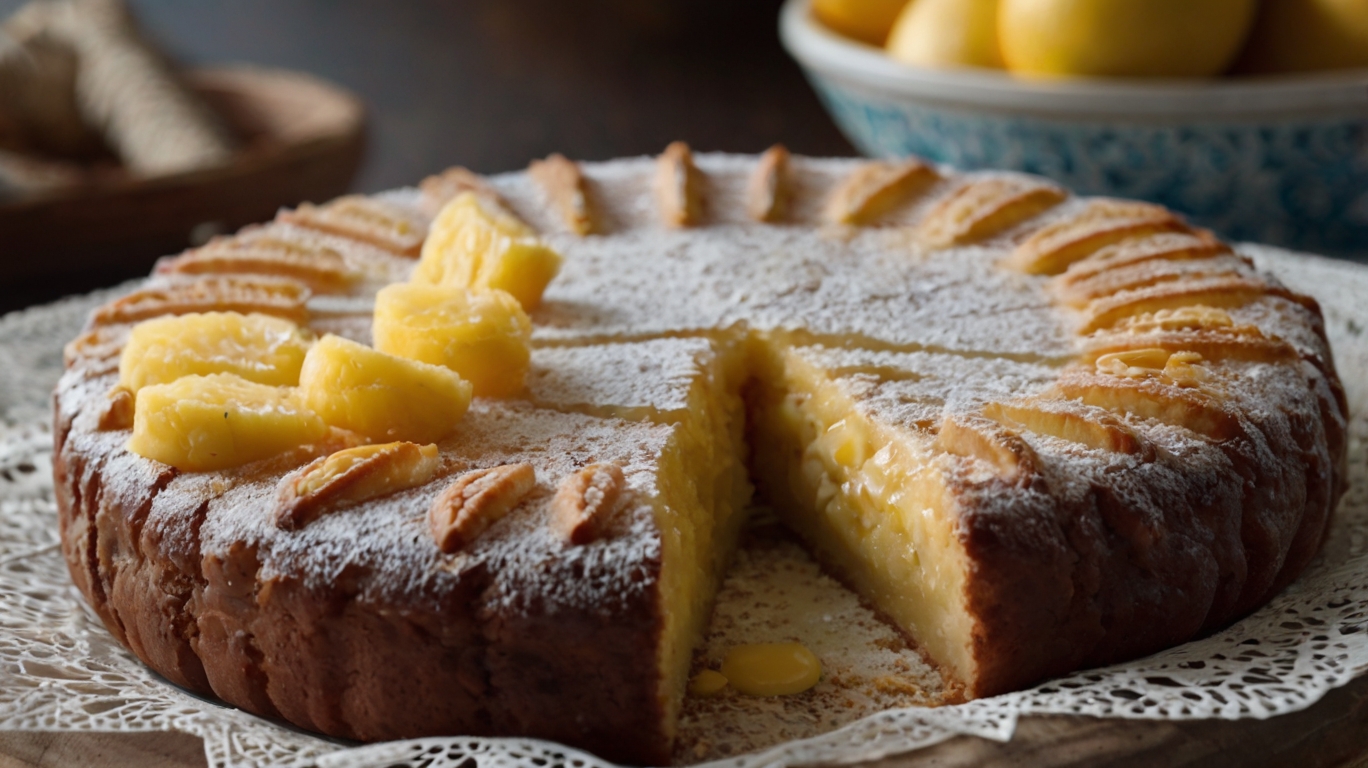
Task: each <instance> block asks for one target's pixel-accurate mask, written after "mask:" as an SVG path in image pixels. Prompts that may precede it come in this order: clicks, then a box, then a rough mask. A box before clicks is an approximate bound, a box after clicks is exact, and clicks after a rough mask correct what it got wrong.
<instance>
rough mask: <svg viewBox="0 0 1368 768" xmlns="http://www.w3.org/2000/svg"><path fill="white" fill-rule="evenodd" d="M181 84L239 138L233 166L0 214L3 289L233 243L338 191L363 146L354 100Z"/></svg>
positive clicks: (211, 76)
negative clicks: (208, 243)
mask: <svg viewBox="0 0 1368 768" xmlns="http://www.w3.org/2000/svg"><path fill="white" fill-rule="evenodd" d="M188 79H189V82H190V84H191V85H192V86H193V87H194V88H195V89H196V90H197V91H199V93H200V94H201V95H203V96H204V97H205V98H206V100H207V101H208V102H209V103H210V104H212V105H213V106H214V107H215V108H216V111H218V112H219V113H220V114H221V115H223V116H224V118H225V119H226V120H227V122H228V123H229V124H230V125H231V127H232V128H233V129H234V131H235V132H236V133H237V134H238V135H239V136H240V137H241V138H242V139H243V141H244V148H243V149H242V150H241V151H239V152H238V154H237V155H236V156H235V158H234V160H233V162H231V163H229V164H228V165H225V166H222V167H218V168H210V169H206V170H202V171H195V172H191V173H181V174H173V175H167V176H157V177H149V178H122V179H119V180H116V181H112V182H108V183H100V184H91V185H85V186H80V187H74V188H70V189H65V190H61V191H54V192H52V193H48V194H44V195H35V196H31V197H24V198H20V199H18V200H15V201H9V202H5V203H3V204H0V243H3V244H4V249H3V253H0V279H2V280H4V281H6V282H10V283H14V282H18V283H33V282H36V281H44V280H52V281H57V280H63V279H67V278H69V277H70V276H72V275H78V274H81V273H86V272H96V273H110V272H111V271H113V270H117V271H119V272H124V273H129V274H132V273H146V272H147V271H148V270H149V268H150V267H151V258H155V256H153V257H151V258H149V257H148V254H155V255H164V254H169V253H175V252H177V251H179V250H181V249H183V248H185V247H186V246H187V245H190V244H191V241H192V235H199V236H205V235H208V234H213V233H215V232H232V231H234V230H236V229H238V228H239V227H242V226H243V225H246V224H250V223H253V222H257V221H265V220H267V219H270V218H271V217H272V216H274V215H275V212H276V210H277V209H279V208H280V207H281V206H284V205H296V204H298V203H300V202H302V201H305V200H311V201H316V202H321V201H324V200H328V199H331V198H333V197H336V196H337V195H339V194H341V193H343V192H345V191H346V189H347V187H348V185H349V184H350V183H351V180H352V177H353V176H355V174H356V170H357V168H358V167H359V165H360V162H361V154H362V149H363V144H364V130H363V124H364V109H363V108H362V106H361V102H360V101H359V100H358V99H356V97H354V96H352V95H351V94H349V93H347V92H346V91H343V90H342V89H340V88H337V87H335V86H332V85H330V84H328V83H325V82H323V81H321V80H318V79H317V78H314V77H312V76H309V75H305V74H300V73H296V72H287V71H283V70H270V69H257V68H250V67H238V68H228V69H209V70H199V71H196V72H192V73H191V74H190V75H189V78H188ZM130 259H137V263H129V261H130Z"/></svg>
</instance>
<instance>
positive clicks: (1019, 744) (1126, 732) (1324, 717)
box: [0, 678, 1368, 768]
mask: <svg viewBox="0 0 1368 768" xmlns="http://www.w3.org/2000/svg"><path fill="white" fill-rule="evenodd" d="M92 765H98V766H109V767H110V768H117V767H120V766H130V767H131V766H137V767H138V768H191V767H192V766H193V767H195V768H199V767H201V766H205V760H204V751H203V745H202V744H201V742H200V740H199V739H197V738H195V737H193V736H187V735H185V734H179V733H150V734H72V733H0V768H21V767H27V766H44V768H75V767H76V766H92ZM1009 766H1018V767H1020V766H1030V768H1140V767H1141V766H1144V767H1146V768H1368V678H1360V679H1358V680H1355V681H1354V682H1352V683H1350V684H1349V685H1346V686H1344V687H1343V688H1339V689H1336V690H1333V691H1331V692H1330V693H1329V694H1327V695H1326V697H1325V698H1324V699H1322V700H1321V701H1319V702H1318V703H1316V704H1315V705H1313V706H1311V707H1310V708H1308V709H1306V710H1304V711H1302V712H1297V713H1294V714H1290V715H1284V716H1282V717H1277V718H1273V719H1271V720H1262V721H1261V720H1239V721H1234V722H1228V721H1219V720H1216V721H1211V720H1201V721H1188V722H1153V721H1144V720H1098V719H1095V718H1090V717H1028V718H1023V719H1022V720H1021V722H1020V723H1019V724H1018V725H1017V731H1016V735H1015V737H1014V738H1013V739H1012V740H1011V741H1010V742H1008V743H1006V744H999V743H997V742H992V741H987V740H984V739H980V738H977V737H972V736H962V737H958V738H955V739H951V740H949V741H946V742H943V743H941V744H938V745H936V746H934V747H931V748H928V749H924V750H920V751H917V752H913V753H909V754H907V755H900V756H895V757H889V758H885V759H883V760H879V761H875V762H872V763H866V764H863V766H862V768H1008V767H1009Z"/></svg>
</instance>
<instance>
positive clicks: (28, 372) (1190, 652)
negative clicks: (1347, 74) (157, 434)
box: [0, 247, 1368, 768]
mask: <svg viewBox="0 0 1368 768" xmlns="http://www.w3.org/2000/svg"><path fill="white" fill-rule="evenodd" d="M1246 251H1247V252H1248V253H1250V255H1252V256H1254V257H1255V258H1256V259H1257V260H1258V261H1259V262H1260V265H1261V266H1262V267H1264V268H1266V269H1269V270H1271V271H1273V272H1274V273H1276V274H1278V275H1279V276H1280V277H1282V278H1283V279H1284V281H1285V282H1287V283H1288V284H1289V285H1291V286H1292V287H1294V288H1297V289H1300V290H1304V291H1306V292H1308V293H1311V294H1313V295H1315V296H1316V297H1317V298H1319V299H1320V300H1321V302H1322V305H1323V307H1324V309H1325V313H1326V321H1327V329H1328V331H1329V333H1330V337H1331V343H1332V345H1333V347H1334V350H1335V354H1336V363H1337V365H1338V367H1339V371H1340V375H1341V377H1342V379H1343V381H1344V383H1345V386H1346V388H1347V389H1348V391H1349V398H1350V410H1351V413H1352V414H1353V423H1352V425H1351V441H1350V460H1349V463H1350V467H1351V470H1350V489H1349V493H1348V494H1347V496H1346V498H1345V500H1344V502H1343V503H1342V505H1341V507H1340V510H1339V512H1338V516H1337V517H1336V519H1335V522H1334V528H1333V530H1332V533H1331V535H1330V537H1329V539H1328V542H1327V544H1326V548H1325V551H1324V552H1323V553H1322V554H1321V556H1320V557H1319V558H1318V559H1317V561H1316V562H1315V564H1313V566H1312V567H1311V569H1310V570H1308V572H1307V573H1306V574H1305V575H1304V576H1303V577H1302V578H1301V579H1300V580H1298V581H1297V582H1296V583H1295V584H1293V585H1292V586H1291V587H1290V588H1288V589H1287V590H1286V591H1285V592H1284V593H1283V594H1282V595H1280V596H1278V598H1277V599H1275V600H1274V601H1273V602H1272V603H1270V604H1269V605H1268V606H1266V607H1265V608H1263V609H1262V610H1260V611H1258V612H1257V613H1255V614H1254V615H1252V616H1250V617H1249V618H1247V619H1245V620H1244V621H1241V622H1240V623H1238V624H1236V625H1235V626H1233V627H1230V628H1229V629H1227V630H1225V631H1223V632H1220V633H1218V634H1216V635H1214V636H1212V637H1209V638H1206V639H1204V640H1199V641H1196V642H1192V643H1188V644H1186V645H1183V646H1180V647H1178V648H1174V649H1172V650H1169V651H1166V652H1163V653H1160V654H1157V655H1154V656H1151V657H1148V658H1145V659H1141V660H1139V661H1135V662H1131V663H1128V664H1122V665H1118V666H1114V667H1108V668H1105V669H1099V670H1090V671H1087V672H1081V673H1078V674H1075V675H1071V676H1069V677H1066V678H1061V679H1058V680H1053V681H1051V682H1049V683H1047V684H1044V685H1041V686H1039V687H1037V688H1034V689H1032V690H1028V691H1022V692H1018V693H1013V694H1008V695H1005V696H999V697H996V698H992V699H981V700H978V701H973V702H970V703H968V704H962V705H958V706H950V707H941V708H935V709H926V708H913V709H899V710H890V711H885V712H880V713H877V714H874V715H871V716H868V717H865V718H863V719H860V720H858V721H856V722H853V723H850V724H848V725H845V726H844V727H842V728H840V729H838V730H835V731H832V732H829V733H825V734H822V735H819V736H815V737H812V738H807V739H802V740H798V741H791V742H788V743H784V744H780V745H779V746H776V747H773V748H770V749H767V750H763V751H760V752H757V753H752V754H747V755H743V756H740V757H734V758H729V759H726V760H721V761H717V762H715V763H710V764H709V766H713V767H715V768H721V767H722V766H728V767H729V768H749V767H751V766H756V767H757V768H758V767H759V766H780V765H794V764H800V763H802V764H809V763H819V762H851V761H855V760H860V759H872V758H876V757H880V756H884V755H889V754H896V753H900V752H906V751H910V750H913V749H916V748H919V747H926V746H930V745H932V744H936V743H939V742H941V741H944V740H946V739H949V738H951V737H953V736H956V735H960V734H969V735H976V736H981V737H985V738H989V739H996V740H1002V741H1005V740H1007V739H1010V738H1011V736H1012V732H1013V730H1014V728H1015V726H1016V722H1017V719H1018V718H1019V717H1020V716H1022V715H1027V714H1081V715H1092V716H1096V717H1111V718H1136V719H1207V718H1222V719H1229V720H1234V719H1241V718H1267V717H1272V716H1275V715H1280V714H1285V713H1288V712H1294V711H1297V710H1300V709H1303V708H1305V707H1308V706H1310V705H1311V704H1314V703H1315V702H1316V701H1318V700H1319V699H1320V698H1321V697H1322V696H1323V695H1324V694H1325V693H1326V692H1327V691H1329V690H1330V689H1332V688H1335V687H1337V686H1341V685H1344V684H1345V683H1347V682H1349V681H1350V680H1352V679H1353V678H1354V677H1355V676H1356V675H1358V674H1360V673H1361V672H1363V671H1364V670H1368V455H1366V454H1365V445H1366V444H1368V336H1366V334H1368V306H1364V302H1363V297H1365V296H1368V269H1365V268H1363V267H1358V266H1354V265H1351V264H1346V263H1343V262H1333V261H1328V260H1324V259H1319V258H1313V257H1301V256H1295V255H1292V254H1287V253H1284V252H1280V251H1275V250H1272V249H1264V248H1256V247H1250V248H1247V249H1246ZM107 298H108V294H104V295H96V296H90V297H82V298H78V299H71V300H68V301H65V302H62V303H59V304H55V305H51V306H48V307H43V308H39V309H35V310H29V311H26V312H21V313H15V314H12V315H8V316H5V317H3V318H0V361H2V362H3V365H0V666H2V668H3V669H4V670H5V671H4V673H2V674H0V730H41V731H73V730H80V731H124V732H128V731H181V732H185V733H189V734H193V735H196V736H200V737H202V738H203V739H204V744H205V752H206V756H207V757H208V759H209V763H210V765H213V766H268V765H269V766H319V768H362V767H365V768H370V767H372V766H395V767H400V766H402V767H405V768H456V767H457V766H462V767H463V768H469V766H471V765H474V766H478V768H502V767H503V766H514V765H518V766H524V765H529V764H537V765H542V766H548V767H549V766H565V767H566V768H607V766H608V764H606V763H605V762H604V761H602V760H600V759H598V758H596V757H593V756H592V755H588V754H585V753H583V752H579V751H576V750H573V749H569V748H567V747H563V746H560V745H556V744H550V743H547V742H540V741H535V740H529V739H491V738H432V739H419V740H414V741H405V742H391V743H385V744H375V745H369V746H362V747H356V746H352V745H349V744H344V743H340V742H336V741H331V740H328V739H323V738H320V737H317V736H313V735H310V734H306V733H303V732H300V731H297V730H294V729H291V728H288V727H285V726H282V725H279V724H276V723H272V722H269V721H266V720H262V719H260V718H257V717H254V716H252V715H248V714H246V713H243V712H240V711H238V710H235V709H231V708H229V707H225V706H222V705H220V704H217V703H215V702H212V701H208V700H205V699H201V698H199V697H196V696H193V695H190V694H187V693H185V692H184V691H181V690H180V689H178V688H175V687H174V686H172V685H170V684H168V683H167V682H165V681H164V680H162V679H161V678H159V677H157V676H156V675H155V674H154V673H152V672H150V671H149V670H148V669H147V668H146V667H144V666H143V665H142V664H141V663H140V662H138V661H137V659H136V658H134V657H133V656H132V655H131V654H130V653H128V652H127V651H126V650H124V649H123V647H122V646H120V645H119V644H118V642H117V641H115V640H114V639H113V638H112V637H111V636H110V635H109V634H108V633H107V632H105V631H104V629H103V628H102V627H101V626H100V623H99V620H98V619H97V618H96V617H95V616H94V615H93V614H92V613H91V612H90V611H89V610H88V609H87V608H86V607H85V603H84V601H83V600H82V599H81V597H80V595H79V594H78V593H77V592H76V590H75V588H74V587H72V586H71V583H70V580H69V577H68V575H67V572H66V566H65V563H64V562H63V560H62V556H61V552H60V550H59V546H58V539H57V523H56V516H55V512H54V507H53V501H52V481H51V471H50V469H51V468H50V460H51V440H52V438H51V434H50V432H49V430H48V428H47V427H46V426H45V424H46V421H47V418H48V412H47V402H48V396H49V393H50V392H51V389H52V385H53V383H54V382H55V381H56V379H57V376H58V375H59V374H60V371H61V346H62V344H63V343H64V342H65V341H66V340H67V339H69V338H70V337H71V336H73V335H74V334H75V332H76V330H77V329H78V328H79V326H80V324H81V321H82V319H83V317H84V315H85V313H86V312H87V311H88V309H89V308H90V307H91V306H94V305H95V304H98V303H100V302H102V301H104V300H106V299H107Z"/></svg>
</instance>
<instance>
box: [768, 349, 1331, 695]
mask: <svg viewBox="0 0 1368 768" xmlns="http://www.w3.org/2000/svg"><path fill="white" fill-rule="evenodd" d="M1160 351H1161V352H1162V355H1160V356H1162V357H1163V358H1164V360H1163V361H1160V362H1158V363H1157V368H1153V369H1151V370H1150V372H1149V373H1138V374H1137V373H1132V374H1130V375H1129V376H1127V375H1114V374H1113V373H1111V372H1110V371H1109V370H1107V369H1106V367H1105V365H1104V363H1099V364H1098V365H1097V369H1096V370H1093V367H1092V366H1077V367H1070V368H1068V369H1066V370H1064V371H1062V372H1061V371H1060V370H1058V369H1055V368H1052V367H1050V366H1046V365H1041V364H1028V363H1018V362H1013V361H1010V360H1005V359H991V358H984V357H976V356H957V355H940V354H927V353H910V354H908V353H886V352H873V351H865V350H856V349H832V348H822V347H796V348H794V347H787V346H785V345H783V344H780V343H775V344H774V347H773V351H772V353H771V357H770V361H769V364H768V365H769V366H770V367H769V371H768V372H767V373H764V374H762V375H761V381H763V382H766V383H765V384H763V385H762V386H759V387H755V388H753V389H752V391H751V395H750V398H749V403H750V407H751V427H750V429H751V431H752V435H753V437H752V441H751V442H752V446H753V449H754V454H753V455H754V459H753V466H754V468H755V471H754V475H755V478H756V482H757V485H758V487H759V490H760V493H761V494H762V495H763V496H766V497H767V498H770V499H772V500H774V504H775V509H776V510H778V511H779V512H780V514H781V516H782V517H783V518H784V519H785V520H786V521H787V522H788V523H789V524H790V525H791V526H792V527H793V528H794V529H795V530H797V531H798V532H799V533H800V534H801V535H802V536H803V537H804V539H805V540H806V541H807V542H808V544H809V545H810V546H811V547H812V548H813V550H814V551H815V552H816V553H817V555H818V557H819V558H820V559H821V560H823V561H824V562H825V563H827V564H828V565H829V566H830V567H831V568H832V569H833V571H834V572H835V573H837V574H838V575H840V576H841V577H843V578H844V579H846V580H848V582H849V583H850V584H851V585H852V586H853V587H854V588H855V589H856V590H857V591H858V592H860V593H861V594H862V595H864V596H865V597H866V598H867V599H869V600H871V601H872V602H873V604H874V605H875V606H876V607H877V608H879V609H880V610H881V611H883V612H884V613H885V614H886V615H888V616H889V617H890V618H891V619H892V620H893V621H894V622H895V623H897V624H898V625H899V626H900V627H902V628H903V629H904V630H906V631H907V632H908V633H909V634H910V635H911V636H912V637H913V638H914V639H915V640H916V642H917V643H918V645H919V646H920V647H921V648H922V649H923V650H924V651H925V652H926V653H927V655H928V656H930V657H931V658H932V659H934V660H935V661H936V662H938V663H939V664H941V665H943V666H944V667H946V668H948V670H949V671H950V673H951V674H952V676H953V677H955V678H957V679H958V680H959V681H961V682H962V683H963V684H964V686H965V693H966V695H968V696H970V697H980V696H987V695H993V694H997V693H1002V692H1006V691H1010V690H1014V689H1016V688H1020V687H1022V686H1023V685H1027V684H1030V683H1032V682H1034V681H1037V680H1040V679H1042V678H1045V677H1048V676H1051V675H1056V674H1059V673H1062V672H1064V671H1066V670H1069V669H1076V668H1079V667H1083V666H1092V665H1099V664H1106V663H1110V662H1114V661H1118V660H1121V659H1126V658H1132V657H1135V656H1137V655H1142V654H1145V653H1149V652H1153V651H1155V650H1158V649H1160V648H1163V647H1167V646H1169V645H1172V644H1174V643H1177V642H1181V638H1185V637H1191V636H1193V635H1194V634H1196V633H1198V632H1200V631H1202V630H1204V629H1210V628H1213V627H1218V626H1222V625H1224V624H1225V623H1227V622H1229V621H1230V620H1231V619H1232V618H1234V617H1236V616H1238V615H1241V614H1242V613H1244V612H1247V611H1248V610H1249V609H1250V607H1251V606H1252V605H1254V604H1256V603H1259V602H1261V601H1263V600H1265V599H1267V596H1268V594H1269V593H1270V589H1275V588H1277V585H1279V584H1280V583H1281V581H1282V580H1283V579H1285V577H1280V575H1279V574H1281V573H1282V572H1283V570H1284V568H1292V569H1293V570H1294V571H1296V570H1299V569H1300V568H1301V567H1303V564H1304V563H1305V561H1306V559H1307V558H1308V557H1309V554H1308V553H1309V552H1310V551H1311V549H1312V548H1313V547H1314V546H1315V545H1312V544H1311V543H1310V542H1313V541H1315V542H1318V541H1319V540H1320V536H1321V535H1322V532H1323V530H1324V524H1325V519H1324V517H1323V516H1322V513H1320V512H1319V511H1318V510H1322V509H1325V508H1326V503H1325V501H1326V499H1327V498H1329V494H1333V493H1334V492H1335V491H1334V485H1333V481H1332V479H1331V478H1332V477H1333V475H1334V472H1333V471H1332V470H1331V469H1330V467H1328V466H1326V464H1325V463H1324V462H1325V461H1326V459H1327V457H1328V456H1333V455H1335V453H1334V452H1335V450H1336V449H1335V446H1334V445H1333V444H1327V441H1328V442H1329V443H1333V442H1334V440H1335V438H1334V436H1333V430H1331V434H1329V435H1326V434H1324V433H1320V432H1319V430H1314V429H1313V430H1305V428H1304V425H1305V424H1306V423H1307V421H1306V420H1308V419H1318V418H1320V417H1319V416H1318V415H1317V414H1318V413H1319V411H1320V409H1322V408H1326V407H1329V408H1330V409H1333V406H1332V405H1330V403H1329V402H1328V393H1327V398H1326V400H1325V401H1321V402H1317V399H1316V398H1308V399H1307V400H1305V401H1303V402H1301V403H1299V404H1297V405H1295V406H1293V405H1291V404H1288V405H1287V406H1285V408H1286V409H1287V410H1283V411H1280V412H1276V413H1269V412H1260V411H1258V410H1257V409H1256V408H1254V407H1252V406H1253V403H1252V401H1250V400H1249V399H1248V398H1250V397H1257V395H1255V394H1254V393H1255V392H1261V391H1266V390H1267V388H1268V387H1269V386H1278V387H1282V386H1288V387H1292V386H1298V385H1296V384H1295V383H1294V381H1295V380H1296V379H1298V378H1300V377H1301V376H1303V375H1305V373H1301V372H1298V371H1297V370H1296V369H1295V368H1288V367H1285V366H1284V367H1277V368H1276V370H1273V369H1269V368H1267V367H1265V366H1264V364H1263V363H1260V362H1250V361H1247V360H1229V361H1226V360H1222V359H1221V358H1220V357H1219V355H1217V354H1216V352H1215V351H1214V350H1211V351H1209V353H1208V354H1209V356H1208V357H1206V358H1203V357H1201V356H1200V355H1197V356H1193V354H1192V353H1169V352H1167V351H1164V350H1160ZM1183 354H1187V355H1189V357H1181V355H1183ZM1175 355H1178V357H1175ZM1151 357H1154V356H1153V355H1151ZM1136 362H1137V363H1143V360H1137V361H1136ZM1147 364H1148V365H1151V366H1154V365H1156V363H1155V362H1154V361H1150V362H1149V363H1147ZM1166 365H1167V369H1166V372H1165V371H1164V369H1165V366H1166ZM1189 366H1191V367H1193V368H1194V369H1196V370H1188V367H1189ZM1161 376H1163V377H1166V378H1162V379H1161ZM1184 376H1192V377H1196V376H1201V377H1203V378H1202V380H1203V387H1204V392H1205V394H1204V395H1203V397H1206V398H1207V399H1206V400H1190V399H1185V398H1191V397H1195V396H1196V395H1195V393H1196V391H1197V390H1196V389H1195V388H1194V387H1193V386H1191V385H1190V384H1188V383H1187V382H1186V381H1185V380H1184V378H1183V377H1184ZM1284 376H1285V377H1287V378H1286V381H1285V383H1284V384H1274V383H1273V380H1274V379H1277V378H1281V377H1284ZM1207 402H1209V403H1212V404H1213V405H1211V406H1210V407H1218V408H1220V410H1219V411H1217V412H1216V413H1219V414H1222V415H1224V414H1226V413H1231V414H1233V413H1242V414H1244V415H1243V416H1242V417H1240V418H1239V419H1238V421H1237V422H1234V424H1235V426H1234V427H1233V428H1234V429H1238V430H1239V435H1240V436H1241V437H1240V439H1238V440H1231V439H1224V440H1212V439H1211V437H1210V436H1209V434H1207V433H1206V432H1204V430H1203V427H1202V424H1203V423H1204V422H1203V421H1202V420H1201V419H1199V418H1197V416H1196V415H1195V412H1194V411H1193V410H1192V408H1195V407H1197V406H1196V405H1189V403H1193V404H1196V403H1207ZM1332 425H1333V422H1332ZM1293 433H1300V434H1302V435H1303V438H1302V439H1304V440H1307V441H1308V443H1307V451H1306V453H1305V454H1303V455H1300V456H1297V457H1295V458H1289V459H1284V460H1277V459H1274V458H1273V456H1272V455H1271V454H1270V453H1269V452H1268V451H1269V450H1270V446H1271V445H1272V444H1274V443H1275V442H1277V441H1281V440H1283V439H1284V438H1283V437H1281V436H1283V435H1289V434H1293ZM1229 437H1233V434H1232V435H1230V436H1227V438H1229ZM1255 466H1263V467H1265V468H1266V469H1265V470H1264V473H1263V474H1259V473H1255V472H1252V471H1251V469H1252V467H1255ZM1261 498H1277V499H1278V501H1277V503H1276V504H1270V503H1267V502H1264V503H1259V502H1257V501H1256V500H1257V499H1261ZM1218 499H1219V501H1217V500H1218ZM1242 506H1243V510H1242ZM1255 510H1259V511H1255ZM1294 534H1295V535H1294ZM1042 634H1049V635H1050V636H1051V637H1052V638H1053V641H1052V642H1050V643H1041V642H1038V641H1037V640H1036V639H1035V638H1038V637H1039V636H1041V635H1042Z"/></svg>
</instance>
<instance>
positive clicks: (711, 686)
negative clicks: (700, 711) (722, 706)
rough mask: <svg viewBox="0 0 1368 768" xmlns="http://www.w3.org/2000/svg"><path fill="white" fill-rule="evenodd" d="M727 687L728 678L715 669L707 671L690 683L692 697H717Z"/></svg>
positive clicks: (700, 673)
mask: <svg viewBox="0 0 1368 768" xmlns="http://www.w3.org/2000/svg"><path fill="white" fill-rule="evenodd" d="M726 687H727V676H726V675H724V674H722V673H721V672H718V671H717V670H715V669H705V670H703V671H702V672H699V673H698V674H696V675H694V676H693V679H692V680H690V681H689V695H690V696H702V697H707V696H716V695H717V694H719V693H721V692H722V689H723V688H726Z"/></svg>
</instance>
